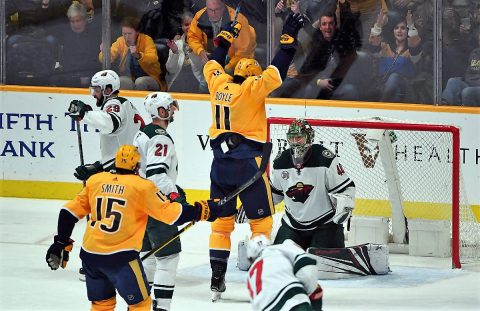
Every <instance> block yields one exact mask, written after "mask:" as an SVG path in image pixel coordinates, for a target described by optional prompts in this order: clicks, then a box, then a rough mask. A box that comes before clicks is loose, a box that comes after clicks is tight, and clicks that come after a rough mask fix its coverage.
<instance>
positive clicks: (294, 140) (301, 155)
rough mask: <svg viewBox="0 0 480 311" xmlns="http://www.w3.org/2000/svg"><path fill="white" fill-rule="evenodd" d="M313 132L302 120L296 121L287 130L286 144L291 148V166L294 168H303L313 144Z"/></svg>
mask: <svg viewBox="0 0 480 311" xmlns="http://www.w3.org/2000/svg"><path fill="white" fill-rule="evenodd" d="M314 133H315V132H314V131H313V129H312V127H311V126H310V124H308V122H307V121H306V120H304V119H296V120H294V121H293V122H292V123H291V124H290V127H289V128H288V132H287V142H288V145H289V146H290V148H291V152H292V160H293V164H294V165H295V167H296V168H301V167H303V164H304V163H305V162H306V160H307V158H308V154H309V151H310V147H311V146H312V144H313V138H314V137H315V134H314Z"/></svg>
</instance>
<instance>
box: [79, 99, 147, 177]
mask: <svg viewBox="0 0 480 311" xmlns="http://www.w3.org/2000/svg"><path fill="white" fill-rule="evenodd" d="M83 120H84V121H85V122H86V123H87V124H89V125H91V126H93V127H94V128H96V129H98V130H99V131H100V151H101V155H102V164H103V167H104V169H105V170H110V169H111V168H113V164H114V160H115V154H116V152H117V150H118V148H119V147H120V146H121V145H124V144H131V143H132V141H133V138H134V136H135V134H136V133H137V131H138V130H139V128H140V125H141V124H142V123H143V120H142V119H141V117H140V115H139V114H138V111H137V109H136V108H135V107H134V106H133V105H132V103H130V101H128V100H127V99H126V98H123V97H113V98H110V99H108V100H107V101H106V102H105V104H104V105H103V106H102V108H101V110H100V111H89V112H87V113H86V114H85V117H84V119H83Z"/></svg>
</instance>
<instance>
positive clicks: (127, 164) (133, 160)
mask: <svg viewBox="0 0 480 311" xmlns="http://www.w3.org/2000/svg"><path fill="white" fill-rule="evenodd" d="M139 161H140V153H139V152H138V150H137V147H135V146H132V145H122V146H120V148H118V150H117V154H116V155H115V167H116V168H117V169H124V170H128V171H135V170H136V168H137V166H138V162H139Z"/></svg>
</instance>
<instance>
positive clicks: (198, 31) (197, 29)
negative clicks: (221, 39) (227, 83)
mask: <svg viewBox="0 0 480 311" xmlns="http://www.w3.org/2000/svg"><path fill="white" fill-rule="evenodd" d="M234 15H235V10H234V9H233V8H231V7H229V6H227V5H225V3H224V2H223V0H207V1H206V7H205V8H203V9H201V10H200V11H198V12H197V13H196V14H195V16H194V17H193V20H192V24H191V25H190V29H189V30H188V34H187V41H188V44H189V45H190V47H191V48H192V50H193V55H192V57H191V58H192V59H193V58H194V57H198V58H200V63H201V64H203V65H204V64H205V63H206V62H207V61H208V57H209V55H210V53H211V52H212V51H213V48H214V42H213V39H214V38H215V37H216V36H217V35H218V33H219V32H220V27H221V26H222V25H224V24H226V23H229V22H230V21H231V20H232V19H233V17H234ZM237 20H238V22H239V23H240V24H241V25H242V29H243V31H242V32H241V33H240V35H239V37H238V38H237V39H236V40H235V41H234V42H233V44H232V46H231V47H230V49H229V50H228V58H229V62H228V64H227V65H226V67H225V69H226V70H227V71H233V69H234V68H235V65H236V64H237V63H238V61H239V60H240V59H241V58H252V57H253V54H254V51H255V46H256V41H255V40H256V39H255V36H256V34H255V30H254V29H253V28H251V27H250V24H249V23H248V20H247V18H246V17H245V16H244V15H243V14H241V13H240V14H238V17H237ZM196 63H197V62H196V61H192V64H196ZM202 70H203V68H202Z"/></svg>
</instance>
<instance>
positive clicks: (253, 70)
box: [233, 58, 262, 79]
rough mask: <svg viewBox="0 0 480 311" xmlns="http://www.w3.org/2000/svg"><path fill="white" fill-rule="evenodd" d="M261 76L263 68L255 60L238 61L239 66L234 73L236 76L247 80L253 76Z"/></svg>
mask: <svg viewBox="0 0 480 311" xmlns="http://www.w3.org/2000/svg"><path fill="white" fill-rule="evenodd" d="M261 74H262V67H261V66H260V64H259V63H258V62H257V61H256V60H254V59H253V58H242V59H241V60H239V61H238V63H237V66H235V70H234V71H233V75H234V76H240V77H243V78H245V79H246V78H248V77H252V76H259V75H261Z"/></svg>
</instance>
